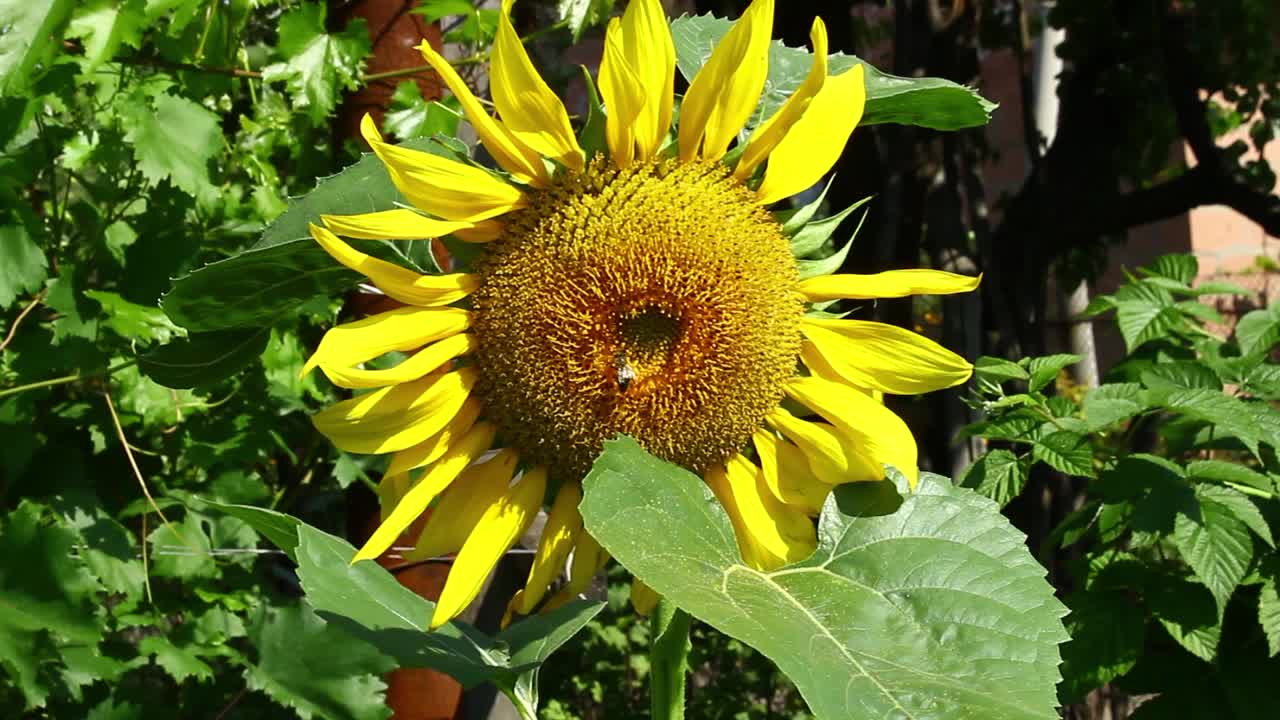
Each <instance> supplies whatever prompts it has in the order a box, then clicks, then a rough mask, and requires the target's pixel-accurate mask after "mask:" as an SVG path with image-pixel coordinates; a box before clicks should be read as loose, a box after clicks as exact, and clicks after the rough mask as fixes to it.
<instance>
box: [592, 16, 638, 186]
mask: <svg viewBox="0 0 1280 720" xmlns="http://www.w3.org/2000/svg"><path fill="white" fill-rule="evenodd" d="M633 4H634V3H633ZM644 90H645V89H644V85H643V83H642V81H641V80H640V77H639V76H638V75H636V73H635V72H634V71H633V70H632V69H631V67H630V65H628V64H627V60H626V54H625V52H624V51H623V46H622V21H621V20H619V19H618V18H614V19H612V20H610V21H609V28H608V29H607V30H606V31H605V35H604V55H602V56H601V58H600V96H601V97H602V98H603V99H604V104H605V107H607V108H609V115H608V116H607V117H606V118H605V133H604V134H605V141H606V142H607V143H608V145H609V154H610V155H611V156H612V157H613V162H614V164H616V165H617V166H618V167H621V168H625V167H627V166H628V165H630V164H631V161H632V160H633V159H635V155H636V135H635V126H636V119H637V118H639V117H640V113H641V112H642V111H643V110H644V106H645V103H646V102H647V100H648V99H647V98H646V97H645V91H644Z"/></svg>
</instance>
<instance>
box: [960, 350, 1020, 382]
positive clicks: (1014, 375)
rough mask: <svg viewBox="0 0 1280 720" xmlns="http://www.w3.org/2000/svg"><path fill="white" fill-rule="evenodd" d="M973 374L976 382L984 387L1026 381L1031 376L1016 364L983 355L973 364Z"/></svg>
mask: <svg viewBox="0 0 1280 720" xmlns="http://www.w3.org/2000/svg"><path fill="white" fill-rule="evenodd" d="M973 374H974V375H975V376H976V377H977V378H978V382H980V383H983V384H984V385H993V386H999V385H1000V384H1001V383H1003V382H1005V381H1006V380H1028V379H1030V378H1031V375H1030V374H1029V373H1028V372H1027V370H1026V368H1024V367H1022V366H1021V365H1019V364H1018V363H1016V362H1010V361H1008V360H1005V359H1004V358H998V357H989V356H987V355H983V356H982V357H980V358H978V360H977V362H975V363H974V364H973Z"/></svg>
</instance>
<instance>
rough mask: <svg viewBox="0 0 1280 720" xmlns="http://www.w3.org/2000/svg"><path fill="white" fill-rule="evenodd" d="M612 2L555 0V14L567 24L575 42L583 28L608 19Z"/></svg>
mask: <svg viewBox="0 0 1280 720" xmlns="http://www.w3.org/2000/svg"><path fill="white" fill-rule="evenodd" d="M613 3H614V0H556V16H557V19H558V20H560V21H561V22H564V23H566V24H567V25H568V27H569V32H571V33H573V40H574V42H577V41H578V40H580V39H581V38H582V33H583V31H584V30H586V29H587V28H589V27H593V26H596V25H602V24H604V23H605V22H606V21H608V19H609V14H610V13H611V12H612V11H613Z"/></svg>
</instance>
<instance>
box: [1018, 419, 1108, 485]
mask: <svg viewBox="0 0 1280 720" xmlns="http://www.w3.org/2000/svg"><path fill="white" fill-rule="evenodd" d="M1031 457H1032V458H1033V459H1035V460H1039V461H1040V462H1042V463H1044V464H1046V465H1048V466H1049V467H1051V468H1053V469H1055V470H1060V471H1062V472H1064V473H1066V474H1068V475H1078V476H1080V477H1094V474H1095V473H1094V469H1093V448H1092V447H1091V446H1090V445H1089V439H1088V438H1087V437H1085V436H1083V435H1081V434H1079V433H1075V432H1071V431H1069V430H1058V431H1057V432H1052V433H1049V434H1048V435H1045V436H1044V437H1042V438H1040V439H1038V440H1036V441H1035V444H1033V445H1032V446H1031Z"/></svg>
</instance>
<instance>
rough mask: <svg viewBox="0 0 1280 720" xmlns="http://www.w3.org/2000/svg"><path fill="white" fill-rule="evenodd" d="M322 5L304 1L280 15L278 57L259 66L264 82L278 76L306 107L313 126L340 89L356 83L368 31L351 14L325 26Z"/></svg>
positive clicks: (297, 103)
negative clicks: (335, 27) (338, 27)
mask: <svg viewBox="0 0 1280 720" xmlns="http://www.w3.org/2000/svg"><path fill="white" fill-rule="evenodd" d="M325 14H326V13H325V4H324V3H305V4H303V5H301V6H300V7H298V8H296V9H294V10H290V11H289V12H287V13H285V15H284V16H283V17H281V18H280V40H279V43H278V44H277V49H278V50H279V51H280V54H281V55H282V56H283V57H284V62H279V63H273V64H271V65H268V66H267V67H265V68H263V70H262V77H263V79H264V80H266V81H267V82H279V81H283V82H285V83H286V85H287V87H288V88H289V92H290V93H291V95H292V96H293V103H294V105H295V106H296V107H299V108H302V109H304V110H306V112H307V115H308V116H309V117H310V118H311V120H312V122H314V123H316V124H317V125H318V124H320V123H321V122H323V120H324V119H325V118H326V117H327V116H328V115H329V113H331V112H333V108H334V106H336V105H337V102H338V93H339V92H341V91H342V90H354V89H356V87H357V86H358V85H359V81H360V73H361V71H362V70H363V68H364V58H365V56H367V55H368V54H369V50H370V47H371V45H370V43H369V33H368V30H367V29H366V26H365V23H364V21H363V20H361V19H357V20H355V21H352V22H351V23H348V24H347V27H346V28H345V29H344V30H343V31H342V32H340V33H336V34H329V33H328V32H326V31H325Z"/></svg>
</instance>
